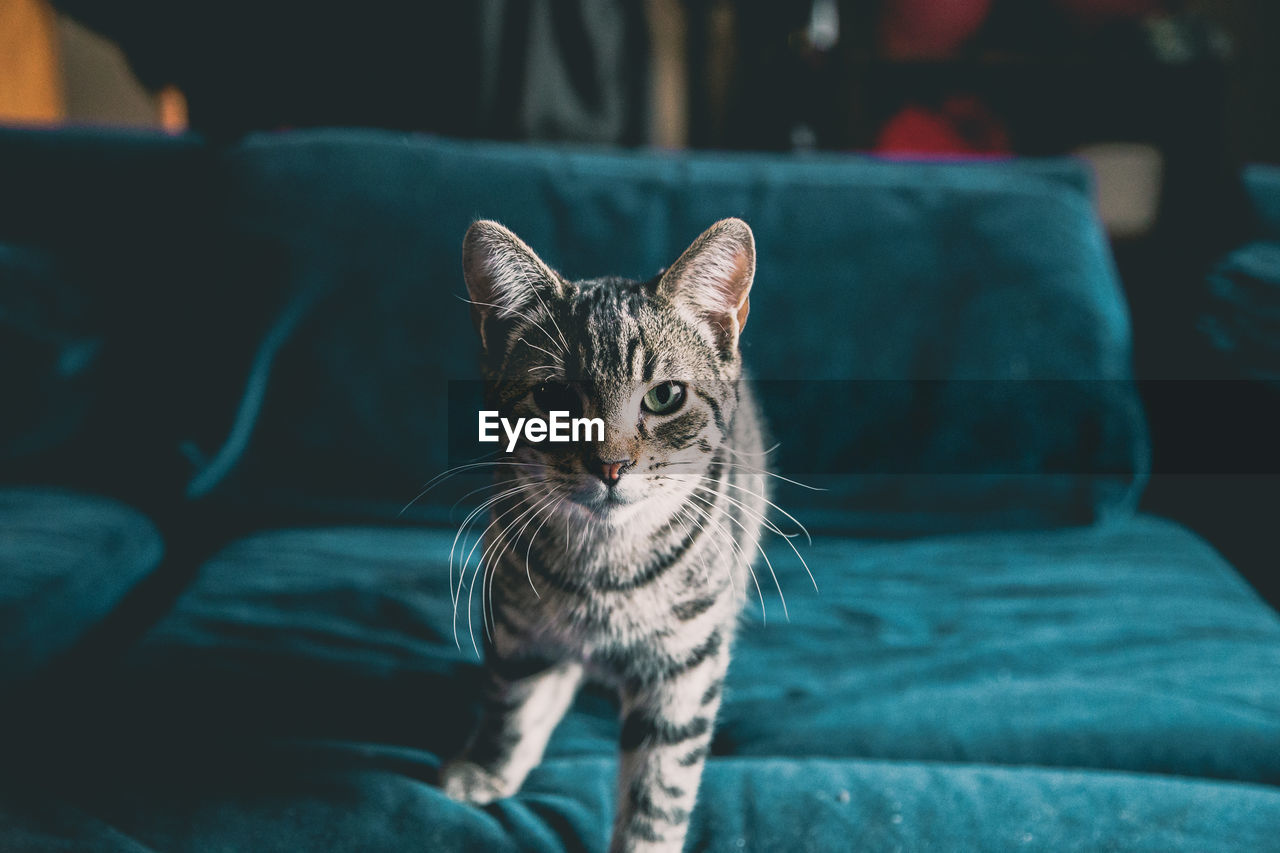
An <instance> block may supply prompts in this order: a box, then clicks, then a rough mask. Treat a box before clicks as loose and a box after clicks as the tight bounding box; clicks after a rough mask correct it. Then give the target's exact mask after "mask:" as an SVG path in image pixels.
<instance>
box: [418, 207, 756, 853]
mask: <svg viewBox="0 0 1280 853" xmlns="http://www.w3.org/2000/svg"><path fill="white" fill-rule="evenodd" d="M463 272H464V278H465V280H466V285H467V290H468V293H469V295H470V302H471V304H472V319H473V321H474V323H475V326H476V329H477V331H478V333H479V337H480V349H481V364H482V374H483V377H484V379H485V382H486V388H487V389H488V391H487V394H488V396H489V407H490V408H492V409H496V410H498V411H500V412H502V414H503V415H511V416H512V417H533V416H537V417H542V418H545V417H547V415H548V414H549V413H550V412H552V411H567V412H569V414H570V416H573V417H577V416H580V415H583V414H584V413H585V414H587V415H589V416H594V417H599V418H602V419H603V420H604V422H605V435H604V440H603V441H597V442H590V443H585V442H582V443H578V444H551V443H533V442H530V441H528V440H522V441H521V443H520V444H519V446H518V447H517V448H516V449H515V451H514V452H513V453H511V454H510V455H507V456H504V457H502V458H501V459H500V460H499V461H497V462H494V463H492V464H493V465H494V467H495V471H496V482H495V484H494V487H495V488H499V489H501V491H500V492H499V496H498V497H496V498H494V499H493V501H492V503H491V504H490V510H491V514H490V519H491V521H490V525H489V528H488V530H487V532H486V533H485V538H484V545H483V548H484V550H483V552H482V554H481V557H480V561H481V563H482V564H483V565H484V572H483V573H482V575H481V579H480V584H481V610H482V615H484V618H485V647H484V651H485V676H484V687H483V698H482V702H483V709H482V713H481V718H480V721H479V724H478V725H477V727H476V729H475V731H474V733H473V734H472V736H471V738H470V740H469V741H468V743H467V745H466V746H465V748H464V750H463V752H462V754H461V755H460V756H459V757H457V758H456V759H454V760H452V761H451V762H449V763H447V764H446V765H445V766H444V767H443V768H442V770H441V786H442V788H443V789H444V791H445V792H446V793H447V794H448V795H449V796H450V797H452V798H454V799H456V800H460V801H463V802H467V803H473V804H485V803H488V802H490V801H492V800H494V799H497V798H500V797H505V796H509V795H512V794H514V793H515V792H516V791H517V790H518V789H519V787H520V785H521V784H522V782H523V781H524V779H525V777H526V775H527V774H528V773H529V771H530V770H531V769H532V768H533V767H534V766H535V765H537V763H538V762H539V761H540V760H541V758H542V754H543V750H544V748H545V747H546V744H547V741H548V739H549V738H550V736H551V733H552V730H553V729H554V728H555V726H556V724H557V723H558V722H559V721H560V719H561V718H562V717H563V716H564V714H565V712H566V710H567V709H568V708H569V705H570V704H571V702H572V701H573V698H574V695H575V693H576V692H577V689H578V687H579V685H580V683H581V682H582V681H583V679H584V678H585V677H592V678H596V679H599V680H602V681H604V682H605V683H606V684H609V685H612V686H613V687H615V688H616V689H617V692H618V695H619V698H620V702H621V720H622V724H621V736H620V744H619V746H620V752H621V759H620V766H619V777H618V799H617V810H616V818H615V821H614V825H613V831H612V837H611V842H610V850H611V851H679V850H681V849H682V848H683V845H684V840H685V836H686V834H687V831H688V823H689V816H690V813H691V812H692V810H693V807H694V803H695V800H696V797H697V790H698V786H699V782H700V779H701V776H702V769H703V764H704V762H705V759H706V756H707V753H708V748H709V745H710V742H711V736H712V727H713V722H714V719H715V716H716V712H717V710H718V708H719V705H720V697H721V688H722V684H723V681H724V678H725V672H726V669H727V667H728V663H729V650H730V645H731V642H732V640H733V637H734V633H735V628H736V625H737V621H738V618H739V614H740V611H741V609H742V606H743V604H744V602H745V599H746V587H747V582H748V578H750V579H752V580H754V575H753V574H752V573H751V566H750V564H751V562H752V557H753V556H754V554H755V553H757V552H760V553H763V552H762V551H761V548H760V544H759V542H760V538H761V535H762V529H763V527H764V526H765V525H767V524H769V522H767V521H766V520H765V515H764V514H765V508H766V506H767V505H768V499H767V497H766V492H765V486H766V472H765V471H764V470H763V469H762V468H760V467H758V463H759V460H761V459H762V458H763V455H764V454H763V452H762V450H761V446H762V443H763V440H762V431H763V430H762V420H761V415H760V412H759V411H758V409H757V406H756V403H755V402H754V400H753V398H752V395H751V388H750V385H749V383H748V382H746V381H745V380H744V378H743V371H742V358H741V354H740V350H739V336H740V335H741V333H742V330H743V327H744V326H745V324H746V321H747V314H748V310H749V300H748V294H749V292H750V290H751V285H752V281H753V278H754V276H755V240H754V237H753V235H752V233H751V229H750V228H749V227H748V226H747V224H746V223H744V222H742V221H741V220H738V219H725V220H723V221H721V222H717V223H716V224H714V225H712V226H711V227H710V228H709V229H707V231H706V232H704V233H703V234H702V235H701V236H700V237H699V238H698V239H697V240H696V241H694V243H693V244H692V245H691V246H690V247H689V248H688V249H687V250H686V251H685V252H684V253H683V254H682V255H681V256H680V257H679V259H677V260H676V261H675V263H674V264H672V266H671V267H670V268H668V269H667V270H665V271H664V272H662V273H660V274H659V275H658V276H656V277H655V278H653V279H651V280H649V281H629V280H625V279H621V278H601V279H594V280H588V281H573V282H571V281H568V280H566V279H565V278H563V277H562V276H560V275H559V274H558V273H556V272H555V271H553V270H552V269H551V268H550V267H548V266H547V265H546V264H545V263H543V261H542V260H541V259H539V257H538V256H537V255H536V254H535V253H534V252H533V250H532V249H530V248H529V247H528V246H527V245H525V244H524V243H523V242H522V241H521V240H520V239H519V238H518V237H517V236H516V235H515V234H513V233H512V232H511V231H509V230H507V229H506V228H504V227H503V226H502V225H499V224H498V223H496V222H491V221H479V222H476V223H475V224H473V225H472V226H471V228H470V229H469V230H468V231H467V235H466V238H465V240H464V243H463ZM744 460H749V461H744ZM486 577H487V581H486ZM474 583H475V581H472V584H473V587H474ZM460 589H461V587H460V585H459V588H458V590H457V591H458V592H459V593H460ZM757 590H758V587H757ZM486 594H487V600H486Z"/></svg>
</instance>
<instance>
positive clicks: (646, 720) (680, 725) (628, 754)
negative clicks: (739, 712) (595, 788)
mask: <svg viewBox="0 0 1280 853" xmlns="http://www.w3.org/2000/svg"><path fill="white" fill-rule="evenodd" d="M718 637H719V635H718V634H716V635H713V636H712V638H710V640H709V641H708V642H710V641H711V640H716V639H718ZM717 645H718V644H717ZM704 650H705V644H704ZM700 653H701V652H699V650H695V651H694V653H693V654H694V655H698V654H700ZM728 665H729V653H728V651H727V649H724V648H717V651H716V652H715V653H713V654H709V655H706V656H705V657H704V658H703V659H702V660H701V661H700V662H699V663H698V664H696V665H695V666H693V667H690V668H689V669H687V670H685V671H683V672H680V673H679V674H677V675H673V676H671V677H669V678H666V679H665V680H663V681H660V682H658V683H654V684H647V685H643V686H637V685H634V684H632V685H630V686H626V687H624V688H623V690H622V736H621V749H622V758H621V762H620V765H619V771H618V808H617V815H616V817H615V819H614V825H613V839H612V842H611V844H610V847H609V849H610V851H611V853H624V851H625V853H642V852H643V853H679V851H680V850H682V849H683V847H684V839H685V835H686V833H687V832H688V830H689V816H690V815H691V814H692V812H693V806H694V803H695V802H696V801H697V797H698V785H699V783H700V782H701V780H702V766H703V764H704V763H705V762H706V756H707V750H708V748H709V746H710V744H711V735H712V729H713V728H714V725H715V717H716V711H717V710H718V709H719V707H720V692H721V685H722V684H723V682H724V675H725V670H726V669H727V668H728Z"/></svg>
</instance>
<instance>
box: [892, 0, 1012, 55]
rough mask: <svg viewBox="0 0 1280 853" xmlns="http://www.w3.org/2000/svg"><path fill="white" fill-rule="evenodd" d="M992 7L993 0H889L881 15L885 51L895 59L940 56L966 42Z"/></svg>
mask: <svg viewBox="0 0 1280 853" xmlns="http://www.w3.org/2000/svg"><path fill="white" fill-rule="evenodd" d="M990 11H991V0H889V2H888V3H886V4H885V11H884V17H883V18H882V19H881V24H880V26H881V29H880V36H881V42H882V45H883V47H884V51H885V53H887V54H888V55H889V56H890V57H892V58H894V59H939V58H942V57H946V56H950V55H951V54H953V53H955V52H956V50H957V49H958V48H959V47H960V46H961V45H962V44H964V43H965V41H967V40H968V39H969V38H970V37H971V36H972V35H973V34H974V33H976V32H977V31H978V28H979V27H981V26H982V22H983V21H985V20H986V19H987V14H988V13H989V12H990Z"/></svg>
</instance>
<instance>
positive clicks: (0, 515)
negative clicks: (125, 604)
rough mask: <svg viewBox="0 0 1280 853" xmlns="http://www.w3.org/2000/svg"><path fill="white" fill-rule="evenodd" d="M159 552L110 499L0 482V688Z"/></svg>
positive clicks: (103, 609) (92, 620) (71, 634)
mask: <svg viewBox="0 0 1280 853" xmlns="http://www.w3.org/2000/svg"><path fill="white" fill-rule="evenodd" d="M163 553H164V545H163V543H162V541H161V539H160V535H159V533H158V532H157V531H156V529H155V527H154V526H153V525H152V524H151V522H150V521H148V520H147V519H146V518H145V517H143V516H142V515H140V514H139V513H137V512H135V511H134V510H132V509H130V508H129V507H127V506H124V505H123V504H120V503H117V502H116V501H112V500H109V499H107V498H101V497H91V496H87V495H79V494H74V493H71V492H61V491H49V490H41V489H0V695H2V693H3V690H4V688H5V687H12V683H13V682H15V681H17V680H19V679H21V678H23V677H25V676H31V675H34V674H36V673H37V672H39V671H40V670H41V669H42V668H44V667H46V666H47V665H48V664H49V663H50V662H51V661H53V660H56V659H57V658H58V657H59V655H61V654H63V653H64V652H67V651H68V650H69V649H71V648H72V647H73V646H74V645H75V644H76V643H77V642H78V641H79V640H80V639H81V638H83V637H84V636H85V635H86V634H87V633H88V632H89V631H90V630H92V629H93V628H94V627H95V626H96V625H98V624H99V623H100V622H101V621H102V620H103V619H104V618H105V617H107V616H108V615H109V614H110V613H111V612H112V610H113V609H114V608H115V607H116V606H117V605H118V604H119V603H120V601H121V599H122V598H124V596H125V595H127V594H128V592H129V590H131V589H132V588H133V587H134V586H135V585H136V584H137V583H138V582H139V581H141V580H142V579H143V578H145V577H146V576H147V575H148V574H150V573H151V572H152V571H154V570H155V569H156V567H157V566H158V565H159V563H160V558H161V556H162V554H163ZM2 702H4V700H3V699H0V703H2Z"/></svg>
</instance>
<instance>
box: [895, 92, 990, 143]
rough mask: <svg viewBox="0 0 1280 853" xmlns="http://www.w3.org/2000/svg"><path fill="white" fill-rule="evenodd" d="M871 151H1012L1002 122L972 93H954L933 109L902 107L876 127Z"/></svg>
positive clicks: (917, 106)
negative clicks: (873, 146)
mask: <svg viewBox="0 0 1280 853" xmlns="http://www.w3.org/2000/svg"><path fill="white" fill-rule="evenodd" d="M875 150H876V151H877V152H879V153H882V154H897V155H931V156H934V155H974V154H986V155H1005V154H1012V153H1013V148H1012V146H1011V145H1010V143H1009V132H1008V130H1007V129H1006V128H1005V126H1004V123H1003V122H1002V121H1000V118H999V117H998V116H997V115H996V114H995V113H993V112H992V111H991V109H990V108H989V107H988V106H987V105H986V104H984V103H983V102H982V101H980V100H978V99H977V98H975V97H973V96H972V95H955V96H953V97H951V98H948V99H947V101H946V103H944V104H943V105H942V107H941V108H940V109H937V110H931V109H928V108H926V107H922V106H919V105H916V104H912V105H908V106H906V107H904V108H903V109H902V110H900V111H899V112H898V113H897V114H896V115H894V116H893V118H891V119H889V120H888V121H887V122H885V124H884V127H882V128H881V129H880V133H879V134H878V135H877V137H876V145H875Z"/></svg>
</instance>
